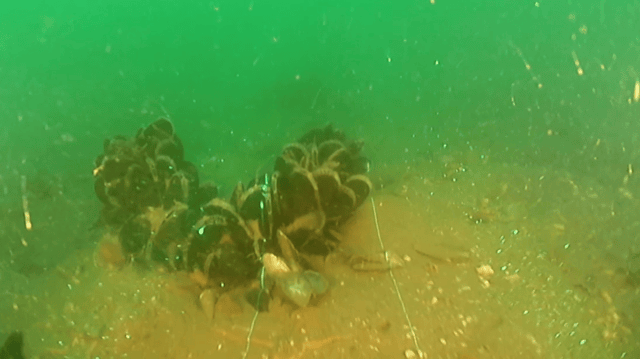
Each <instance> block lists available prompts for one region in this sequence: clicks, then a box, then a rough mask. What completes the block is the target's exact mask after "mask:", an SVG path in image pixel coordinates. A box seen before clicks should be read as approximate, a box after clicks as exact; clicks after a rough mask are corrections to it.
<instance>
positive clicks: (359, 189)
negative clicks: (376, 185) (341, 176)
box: [345, 174, 373, 207]
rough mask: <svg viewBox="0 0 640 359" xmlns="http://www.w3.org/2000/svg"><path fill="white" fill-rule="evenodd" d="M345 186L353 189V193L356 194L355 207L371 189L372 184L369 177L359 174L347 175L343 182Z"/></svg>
mask: <svg viewBox="0 0 640 359" xmlns="http://www.w3.org/2000/svg"><path fill="white" fill-rule="evenodd" d="M345 186H347V187H349V188H350V189H351V190H353V193H354V194H355V196H356V201H355V207H360V205H361V204H362V203H363V202H364V201H365V200H366V199H367V197H368V196H369V194H370V193H371V190H372V189H373V184H372V183H371V181H370V180H369V178H368V177H367V176H365V175H361V174H358V175H353V176H351V177H349V178H348V179H347V181H346V182H345Z"/></svg>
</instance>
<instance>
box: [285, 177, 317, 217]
mask: <svg viewBox="0 0 640 359" xmlns="http://www.w3.org/2000/svg"><path fill="white" fill-rule="evenodd" d="M278 192H280V195H281V198H282V203H281V206H282V208H281V209H282V211H283V212H285V211H286V212H288V213H286V217H288V218H289V219H290V220H292V219H293V218H295V217H298V216H301V215H304V214H307V213H309V212H313V211H317V210H319V209H320V208H321V205H320V196H319V194H318V184H317V183H316V181H315V179H314V178H313V176H312V175H311V173H310V172H309V171H307V170H306V169H304V168H296V169H295V170H294V171H293V172H292V173H291V174H290V175H289V176H286V177H284V176H283V177H281V178H280V181H279V182H278ZM283 214H284V213H283Z"/></svg>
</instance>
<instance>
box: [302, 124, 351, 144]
mask: <svg viewBox="0 0 640 359" xmlns="http://www.w3.org/2000/svg"><path fill="white" fill-rule="evenodd" d="M329 140H338V141H340V142H344V140H345V135H344V133H343V132H342V131H340V130H336V129H334V128H333V125H331V124H328V125H326V126H325V127H323V128H314V129H312V130H310V131H309V132H307V133H305V134H304V135H303V136H302V137H300V139H299V140H298V143H302V144H305V145H311V144H313V143H322V142H325V141H329Z"/></svg>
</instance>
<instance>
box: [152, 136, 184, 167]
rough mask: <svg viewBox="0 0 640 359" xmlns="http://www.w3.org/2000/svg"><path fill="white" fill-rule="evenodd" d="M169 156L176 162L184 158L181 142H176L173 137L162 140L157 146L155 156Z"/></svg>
mask: <svg viewBox="0 0 640 359" xmlns="http://www.w3.org/2000/svg"><path fill="white" fill-rule="evenodd" d="M158 156H167V157H170V158H171V159H173V160H174V161H176V162H180V161H182V159H183V158H184V149H183V148H182V146H181V143H180V144H178V143H176V142H175V141H174V140H173V138H167V139H164V140H161V141H160V142H159V143H158V145H157V146H156V150H155V157H158Z"/></svg>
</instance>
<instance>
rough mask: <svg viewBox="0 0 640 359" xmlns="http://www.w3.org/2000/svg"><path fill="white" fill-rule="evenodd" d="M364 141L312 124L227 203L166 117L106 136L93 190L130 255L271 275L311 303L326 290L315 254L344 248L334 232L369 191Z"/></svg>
mask: <svg viewBox="0 0 640 359" xmlns="http://www.w3.org/2000/svg"><path fill="white" fill-rule="evenodd" d="M362 145H363V143H362V142H361V141H351V140H348V139H347V138H346V137H345V135H344V134H343V133H342V132H341V131H337V130H335V129H334V128H333V127H331V126H327V127H324V128H321V129H315V130H312V131H310V132H308V133H307V134H305V135H304V136H302V137H301V138H300V139H299V140H298V141H296V142H295V143H292V144H289V145H287V146H285V148H284V150H283V151H282V154H281V155H280V156H279V157H277V159H276V161H275V167H274V171H273V172H272V173H271V174H265V175H263V176H260V177H258V178H255V179H253V180H252V181H251V182H250V183H249V184H248V185H247V186H245V185H243V184H242V183H239V184H238V185H237V186H236V187H235V189H234V191H233V193H232V195H231V198H230V200H228V201H226V200H223V199H221V198H217V188H216V186H215V185H213V184H210V183H205V184H200V183H199V179H198V172H197V170H196V167H195V166H194V165H193V164H191V163H190V162H188V161H185V159H184V149H183V146H182V142H181V141H180V139H179V138H178V136H177V135H176V134H175V129H174V127H173V124H172V123H171V122H170V121H169V120H167V119H159V120H158V121H156V122H154V123H152V124H151V125H149V126H148V127H146V128H143V129H140V130H139V131H138V133H137V134H136V136H134V137H133V138H126V137H122V136H117V137H115V138H113V139H111V140H106V141H105V143H104V153H103V154H101V155H100V156H99V157H98V158H97V159H96V164H95V165H96V168H95V170H94V176H95V191H96V194H97V195H98V197H99V198H100V200H101V201H102V203H103V205H104V206H103V212H102V218H103V221H104V222H105V223H106V224H108V225H109V226H110V227H111V228H114V230H115V231H117V233H118V238H119V241H120V244H121V248H122V250H123V252H124V253H125V254H126V255H127V257H128V258H129V259H130V260H132V261H139V262H148V261H151V260H154V261H160V262H163V263H164V264H166V265H167V266H169V267H170V268H172V269H177V270H187V271H192V272H200V273H201V274H203V275H204V276H205V278H207V280H208V281H209V282H210V283H212V285H213V284H215V283H219V282H225V283H232V282H238V283H242V282H247V281H248V280H251V279H255V278H258V277H259V276H261V277H262V279H263V280H262V281H261V282H262V284H263V285H264V284H265V281H264V279H265V277H266V278H267V279H268V286H270V287H273V288H276V287H277V288H279V289H280V290H281V291H282V292H283V293H284V295H285V296H286V297H287V298H289V299H290V300H291V301H292V302H294V303H296V304H297V305H300V306H305V305H306V304H307V303H308V302H309V299H310V298H311V297H312V296H313V295H319V294H322V293H324V292H325V291H326V290H327V288H328V283H327V281H326V279H324V277H323V276H322V275H321V274H320V273H318V272H316V271H313V270H311V269H312V268H310V267H311V266H310V264H309V263H310V262H309V260H308V258H310V257H318V256H319V257H322V256H326V255H327V254H329V253H330V252H331V251H332V250H333V249H334V248H335V247H336V246H337V244H338V239H337V238H336V237H335V236H334V235H332V233H335V232H334V229H335V228H336V227H337V226H338V225H339V224H340V223H341V222H342V221H343V220H345V219H346V218H348V217H349V216H350V215H351V214H352V213H353V212H354V210H355V209H357V208H358V207H359V206H360V205H361V204H362V203H363V201H364V200H365V199H366V197H367V196H368V195H369V193H370V191H371V189H372V185H371V182H370V181H369V179H368V178H367V176H366V173H367V171H368V161H367V159H366V158H364V157H363V156H362V155H361V153H360V152H361V149H362Z"/></svg>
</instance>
